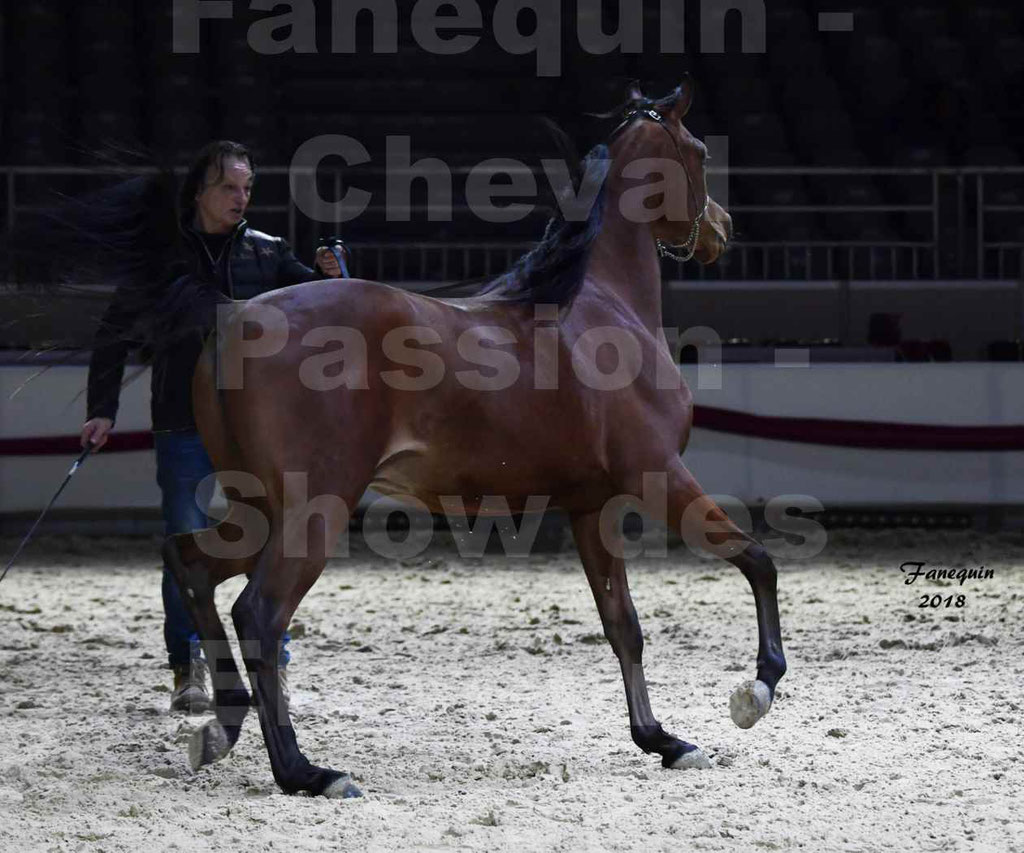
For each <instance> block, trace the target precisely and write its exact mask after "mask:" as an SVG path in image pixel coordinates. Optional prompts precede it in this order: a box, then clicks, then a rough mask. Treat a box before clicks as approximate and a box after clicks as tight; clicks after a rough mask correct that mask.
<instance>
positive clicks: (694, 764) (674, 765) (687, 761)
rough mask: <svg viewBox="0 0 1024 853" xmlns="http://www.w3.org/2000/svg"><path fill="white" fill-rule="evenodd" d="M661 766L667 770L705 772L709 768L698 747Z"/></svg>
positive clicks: (702, 751) (705, 757) (708, 762)
mask: <svg viewBox="0 0 1024 853" xmlns="http://www.w3.org/2000/svg"><path fill="white" fill-rule="evenodd" d="M662 764H664V766H665V767H666V768H668V769H669V770H707V769H709V768H710V767H711V762H710V761H708V757H707V756H706V755H705V754H704V750H702V749H701V748H700V747H699V746H695V747H694V748H693V749H691V750H690V751H689V752H684V753H683V754H682V755H680V756H678V757H677V758H674V759H672V760H671V761H669V762H668V763H666V762H664V761H663V762H662Z"/></svg>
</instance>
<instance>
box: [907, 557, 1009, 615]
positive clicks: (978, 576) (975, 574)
mask: <svg viewBox="0 0 1024 853" xmlns="http://www.w3.org/2000/svg"><path fill="white" fill-rule="evenodd" d="M924 567H925V563H921V562H912V561H908V562H906V563H903V564H901V565H900V571H901V572H903V574H904V575H906V578H905V579H904V581H903V582H904V583H905V584H906V585H907V586H910V585H911V584H913V583H914V581H916V580H917V579H918V578H922V577H923V578H924V579H925V580H929V581H939V580H944V581H957V582H959V584H960V586H963V585H964V583H965V582H966V581H969V580H991V579H992V578H994V577H995V569H986V568H985V567H984V566H981V567H979V568H977V569H967V568H959V569H927V570H925V568H924ZM966 603H967V596H965V595H963V594H960V595H947V596H942V595H939V594H936V595H922V596H921V600H920V601H919V602H918V604H917V606H918V607H963V606H964V605H965V604H966Z"/></svg>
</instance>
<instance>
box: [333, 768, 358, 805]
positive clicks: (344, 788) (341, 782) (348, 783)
mask: <svg viewBox="0 0 1024 853" xmlns="http://www.w3.org/2000/svg"><path fill="white" fill-rule="evenodd" d="M362 795H363V792H362V791H360V790H359V788H358V787H356V783H355V782H353V781H352V777H351V776H349V775H348V773H343V774H342V775H341V776H339V777H338V778H337V779H335V780H334V781H333V782H331V784H330V785H328V786H327V787H326V788H324V790H323V796H325V797H327V799H329V800H351V799H353V798H355V797H361V796H362Z"/></svg>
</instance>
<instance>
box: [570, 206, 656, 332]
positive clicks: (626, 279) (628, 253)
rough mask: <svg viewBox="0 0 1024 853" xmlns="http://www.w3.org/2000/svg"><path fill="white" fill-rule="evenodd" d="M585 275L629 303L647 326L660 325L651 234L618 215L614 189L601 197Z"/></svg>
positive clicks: (654, 326) (653, 245) (653, 242)
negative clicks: (602, 206) (601, 208)
mask: <svg viewBox="0 0 1024 853" xmlns="http://www.w3.org/2000/svg"><path fill="white" fill-rule="evenodd" d="M587 279H588V280H589V281H591V282H593V283H594V285H595V286H597V287H600V288H601V289H602V290H605V291H610V292H611V294H612V295H613V296H614V298H616V299H618V300H619V301H620V302H622V303H624V304H625V305H627V306H629V308H631V309H632V311H633V312H634V313H635V314H636V315H637V317H638V318H639V319H640V321H641V322H642V323H643V324H644V326H646V327H647V328H648V329H650V330H652V331H654V330H656V329H660V328H661V265H660V264H659V262H658V250H657V246H656V244H655V241H654V236H653V235H652V233H651V229H650V226H649V225H646V224H638V223H635V222H630V221H628V220H627V219H626V218H625V217H624V216H623V215H622V212H621V211H620V209H619V204H618V194H617V193H609V197H608V198H607V199H606V201H605V209H604V217H603V220H602V224H601V231H600V233H599V234H598V236H597V239H596V240H595V241H594V245H593V246H592V247H591V249H590V258H589V260H588V262H587Z"/></svg>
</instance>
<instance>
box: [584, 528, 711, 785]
mask: <svg viewBox="0 0 1024 853" xmlns="http://www.w3.org/2000/svg"><path fill="white" fill-rule="evenodd" d="M599 519H600V513H599V512H594V513H588V514H585V515H574V516H573V518H572V532H573V536H574V537H575V539H576V547H577V548H578V549H579V552H580V558H581V559H582V561H583V568H584V570H585V571H586V574H587V581H588V582H589V583H590V589H591V592H593V594H594V600H595V601H596V602H597V609H598V612H599V613H600V614H601V624H602V626H603V627H604V634H605V636H606V637H607V638H608V642H609V643H610V644H611V647H612V650H613V651H614V652H615V656H616V657H617V658H618V659H619V666H620V667H621V668H622V679H623V681H624V682H625V687H626V704H627V706H628V707H629V727H630V732H631V733H632V736H633V742H634V743H636V745H637V746H639V747H640V748H641V749H642V750H643V751H644V752H648V753H649V752H657V753H658V754H660V755H661V763H662V765H663V766H664V767H675V768H703V767H709V766H710V762H709V761H708V759H707V757H706V756H705V755H704V753H703V752H702V751H701V750H700V748H699V747H696V746H694V745H693V744H690V743H686V741H683V740H680V739H679V738H677V737H675V736H674V735H670V734H668V733H667V732H666V731H665V730H664V729H663V728H662V727H661V723H659V722H658V721H657V720H656V719H655V718H654V713H653V712H652V711H651V702H650V698H649V697H648V695H647V681H646V680H645V678H644V667H643V662H642V655H643V649H644V637H643V633H642V632H641V630H640V622H639V621H638V619H637V616H636V609H635V608H634V607H633V600H632V598H631V597H630V594H629V585H628V583H627V582H626V569H625V564H624V563H623V561H622V559H621V558H620V557H616V556H613V554H611V553H609V551H608V549H607V548H606V547H605V542H604V540H603V539H602V532H601V530H600V522H599ZM604 535H605V536H609V535H611V534H610V533H609V531H607V530H606V531H604ZM618 542H621V536H619V537H618ZM609 544H612V543H611V542H609Z"/></svg>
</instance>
